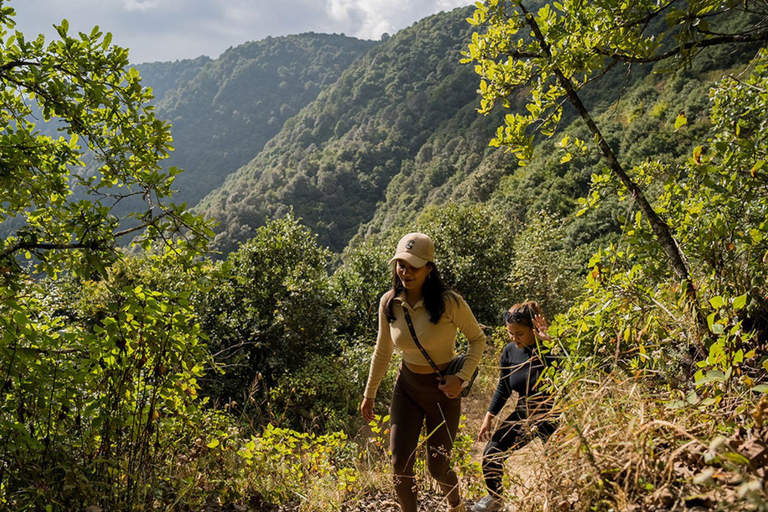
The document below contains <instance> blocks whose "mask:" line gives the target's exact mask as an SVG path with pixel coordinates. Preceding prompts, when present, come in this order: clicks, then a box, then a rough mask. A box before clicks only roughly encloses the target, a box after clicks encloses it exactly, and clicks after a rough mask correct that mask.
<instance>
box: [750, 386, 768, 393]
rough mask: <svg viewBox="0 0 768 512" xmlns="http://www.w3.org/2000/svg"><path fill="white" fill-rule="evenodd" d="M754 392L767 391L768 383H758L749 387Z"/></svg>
mask: <svg viewBox="0 0 768 512" xmlns="http://www.w3.org/2000/svg"><path fill="white" fill-rule="evenodd" d="M751 391H754V392H756V393H768V384H759V385H757V386H755V387H753V388H752V389H751Z"/></svg>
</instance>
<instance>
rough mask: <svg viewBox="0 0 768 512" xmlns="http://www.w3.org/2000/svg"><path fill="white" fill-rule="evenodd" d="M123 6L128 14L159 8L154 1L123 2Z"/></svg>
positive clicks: (128, 0) (135, 0)
mask: <svg viewBox="0 0 768 512" xmlns="http://www.w3.org/2000/svg"><path fill="white" fill-rule="evenodd" d="M123 6H124V7H125V10H126V11H128V12H132V11H149V10H152V9H154V8H155V7H157V2H153V1H152V0H123Z"/></svg>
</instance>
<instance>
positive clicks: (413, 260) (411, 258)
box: [389, 252, 429, 268]
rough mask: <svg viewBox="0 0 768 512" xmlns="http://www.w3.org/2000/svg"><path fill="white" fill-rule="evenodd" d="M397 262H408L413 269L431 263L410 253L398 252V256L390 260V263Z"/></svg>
mask: <svg viewBox="0 0 768 512" xmlns="http://www.w3.org/2000/svg"><path fill="white" fill-rule="evenodd" d="M395 260H403V261H407V262H408V263H409V264H410V265H411V266H412V267H415V268H421V267H423V266H424V265H426V264H427V263H429V260H425V259H424V258H420V257H418V256H416V255H415V254H412V253H410V252H398V253H397V254H395V256H394V257H393V258H392V259H391V260H389V263H394V262H395Z"/></svg>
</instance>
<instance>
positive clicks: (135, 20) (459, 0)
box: [9, 0, 473, 63]
mask: <svg viewBox="0 0 768 512" xmlns="http://www.w3.org/2000/svg"><path fill="white" fill-rule="evenodd" d="M471 3H473V2H472V0H10V4H9V5H11V6H12V7H14V8H15V9H16V11H17V17H16V21H17V23H18V25H17V28H18V29H19V30H21V31H22V32H24V33H25V34H35V35H36V34H39V33H44V34H46V37H48V38H49V39H50V38H54V37H56V36H55V31H54V30H53V29H52V28H51V26H52V25H53V24H54V23H56V24H58V23H59V22H61V20H62V19H63V18H66V19H68V20H69V24H70V27H71V31H72V32H77V31H82V32H90V30H91V28H93V26H95V25H99V27H100V28H101V29H102V30H103V31H105V32H106V31H109V32H112V34H113V35H114V39H113V40H114V42H115V43H116V44H119V45H121V46H126V47H128V48H129V50H130V56H131V61H132V62H136V63H140V62H149V61H157V60H176V59H187V58H194V57H197V56H199V55H208V56H210V57H214V58H215V57H218V56H219V55H220V54H221V52H223V51H224V50H225V49H226V48H228V47H230V46H237V45H239V44H242V43H245V42H247V41H254V40H259V39H263V38H265V37H267V36H275V37H276V36H282V35H289V34H298V33H301V32H310V31H311V32H320V33H323V32H324V33H340V32H343V33H345V34H347V35H350V36H355V37H360V38H364V39H378V38H379V37H380V36H381V34H382V33H384V32H388V33H389V34H394V33H395V32H397V31H398V30H400V29H402V28H404V27H407V26H409V25H411V24H412V23H414V22H415V21H417V20H419V19H421V18H424V17H425V16H429V15H430V14H433V13H436V12H438V11H441V10H444V11H447V10H451V9H453V8H455V7H458V6H462V5H470V4H471Z"/></svg>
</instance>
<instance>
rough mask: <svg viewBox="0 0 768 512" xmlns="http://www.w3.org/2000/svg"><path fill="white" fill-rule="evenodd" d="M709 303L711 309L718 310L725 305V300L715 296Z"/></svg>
mask: <svg viewBox="0 0 768 512" xmlns="http://www.w3.org/2000/svg"><path fill="white" fill-rule="evenodd" d="M709 303H710V304H712V307H713V308H715V309H720V308H721V307H723V305H724V304H725V300H724V299H723V298H722V297H721V296H719V295H717V296H716V297H712V298H711V299H709Z"/></svg>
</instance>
